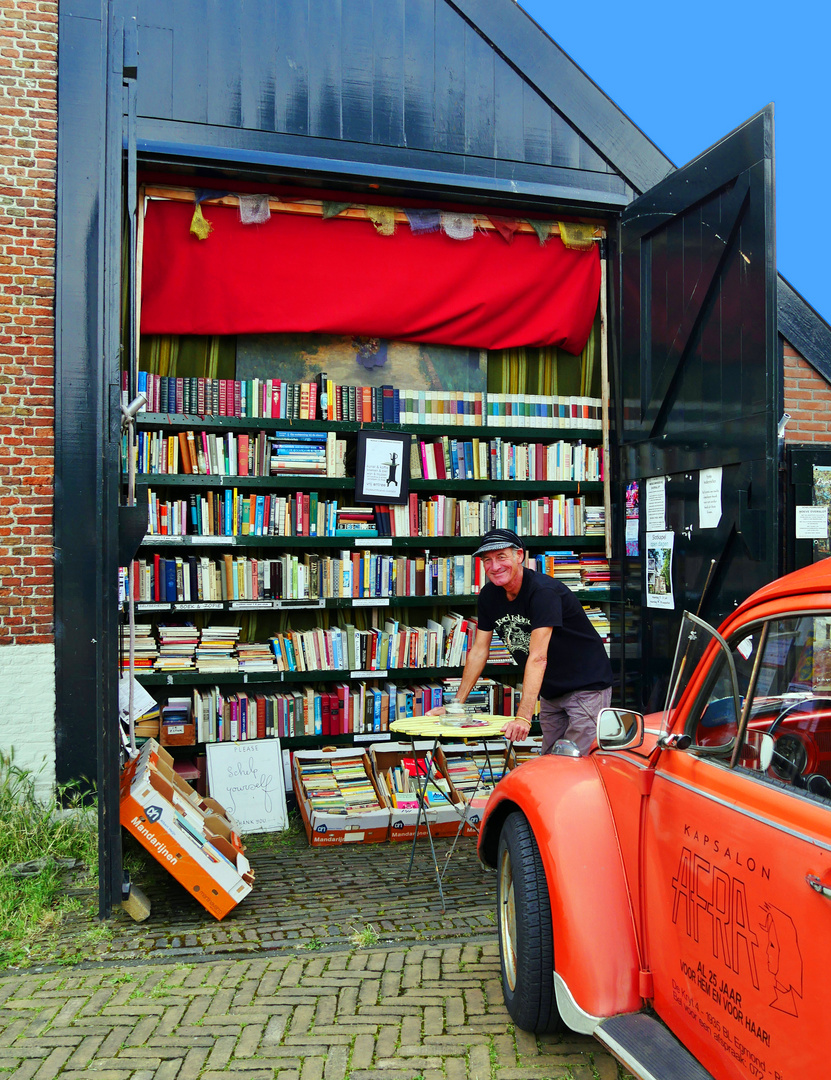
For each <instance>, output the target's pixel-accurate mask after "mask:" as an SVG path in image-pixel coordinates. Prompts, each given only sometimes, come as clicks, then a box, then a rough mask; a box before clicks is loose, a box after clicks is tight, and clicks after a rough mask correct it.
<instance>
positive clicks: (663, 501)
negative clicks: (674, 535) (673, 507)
mask: <svg viewBox="0 0 831 1080" xmlns="http://www.w3.org/2000/svg"><path fill="white" fill-rule="evenodd" d="M666 527H667V496H666V477H664V476H650V477H649V478H648V480H647V481H646V531H647V532H660V531H661V530H663V529H665V528H666Z"/></svg>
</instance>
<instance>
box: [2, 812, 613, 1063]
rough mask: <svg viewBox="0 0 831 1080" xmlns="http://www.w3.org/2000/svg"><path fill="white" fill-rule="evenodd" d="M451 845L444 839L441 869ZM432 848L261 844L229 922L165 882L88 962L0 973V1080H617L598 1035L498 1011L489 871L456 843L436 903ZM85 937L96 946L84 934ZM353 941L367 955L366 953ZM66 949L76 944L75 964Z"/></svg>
mask: <svg viewBox="0 0 831 1080" xmlns="http://www.w3.org/2000/svg"><path fill="white" fill-rule="evenodd" d="M449 847H450V843H449V841H448V842H440V844H439V846H438V853H439V858H440V859H441V860H444V858H445V856H446V854H447V852H448V850H449ZM428 853H429V847H428V846H427V845H426V844H425V845H424V846H423V847H420V848H419V850H418V852H417V856H416V864H415V868H414V872H413V876H412V879H411V881H410V882H409V883H408V882H407V880H406V870H407V862H408V860H409V854H410V851H409V845H392V844H386V845H383V846H381V847H372V848H370V847H347V848H336V849H333V848H329V849H325V850H324V849H312V850H310V849H309V848H307V847H306V846H305V838H304V837H302V836H299V835H297V833H293V834H290V835H288V836H284V837H282V838H281V839H280V840H279V841H278V842H277V843H272V844H270V843H269V842H268V840H265V839H264V840H258V841H256V842H255V843H252V845H251V847H250V850H249V854H250V856H251V861H252V864H253V865H254V866H255V868H256V871H257V885H256V887H255V889H254V891H253V892H252V893H251V895H250V896H249V897H247V898H246V900H244V901H243V903H242V904H240V905H239V907H238V908H237V909H235V911H234V912H232V913H231V914H230V915H228V916H227V917H226V919H224V920H223V921H222V922H221V923H217V922H216V921H215V920H214V919H213V918H211V916H209V915H207V914H206V913H205V912H204V910H203V909H202V908H201V907H199V905H198V904H196V902H195V901H193V900H192V899H191V897H189V896H188V895H187V893H186V892H185V891H184V890H183V889H181V888H180V887H179V886H177V885H176V884H175V882H173V880H172V879H171V878H170V877H169V876H167V875H166V874H164V873H161V872H159V873H158V874H156V873H148V874H147V880H146V881H145V880H143V879H142V880H141V881H140V884H141V885H142V887H145V886H146V891H147V893H148V895H149V896H150V897H151V899H152V912H151V915H150V918H149V919H148V920H147V922H145V923H143V924H133V923H131V922H130V921H129V920H128V919H127V918H126V916H124V915H123V913H119V915H118V916H116V917H115V918H114V919H113V920H112V921H111V924H110V925H109V927H106V928H105V929H104V930H102V931H101V932H100V934H99V935H97V941H98V942H99V944H98V945H96V948H95V954H94V955H90V956H89V957H88V959H86V960H83V961H81V962H80V963H72V964H69V963H68V961H69V959H70V958H71V957H74V956H77V946H78V942H79V941H82V940H83V941H88V940H89V928H90V926H89V924H90V919H89V916H86V917H84V916H82V915H78V916H76V917H75V918H74V919H73V920H71V921H70V922H68V923H67V924H66V925H64V927H63V928H62V931H61V935H60V941H59V943H58V946H57V947H56V951H55V956H54V960H55V962H54V963H50V964H48V965H47V964H41V965H40V967H39V968H32V969H29V970H22V971H20V972H17V973H15V974H6V975H3V976H0V1073H2V1074H3V1075H8V1076H11V1077H14V1078H16V1080H29V1078H35V1080H51V1078H52V1077H61V1078H70V1077H76V1078H79V1080H81V1078H90V1080H93V1078H94V1080H220V1078H222V1080H233V1078H245V1080H260V1078H268V1080H278V1078H279V1080H365V1078H366V1080H369V1078H382V1077H383V1078H386V1080H531V1078H539V1080H544V1078H550V1080H555V1078H560V1077H567V1078H570V1080H617V1077H618V1075H619V1073H618V1068H617V1065H616V1063H615V1062H614V1061H613V1059H612V1058H611V1057H610V1056H609V1055H608V1054H606V1053H605V1052H604V1051H602V1050H601V1048H600V1047H599V1045H598V1044H597V1043H595V1042H594V1041H593V1040H591V1039H588V1038H585V1037H583V1036H577V1035H569V1036H566V1037H563V1038H559V1037H553V1036H551V1037H545V1038H541V1039H536V1038H534V1037H533V1036H531V1035H528V1034H527V1033H525V1032H522V1031H518V1030H515V1029H514V1026H513V1025H512V1024H511V1023H510V1018H509V1017H508V1014H507V1012H506V1010H505V1007H504V1004H503V1002H502V992H501V986H500V976H499V955H498V945H497V942H496V932H495V926H494V914H493V912H494V899H495V882H494V875H493V874H490V873H486V872H485V871H483V869H482V868H481V867H480V866H479V864H478V862H477V860H476V858H475V851H474V846H473V842H472V841H470V840H465V841H463V842H460V846H459V847H458V848H457V850H456V853H455V854H454V856H453V859H452V861H451V863H450V868H449V872H448V875H447V877H446V899H447V907H446V911H445V913H444V914H442V912H441V905H440V903H439V900H438V893H437V889H436V882H435V876H434V874H433V867H432V863H431V862H430V860H429V854H428ZM84 934H87V937H83V935H84ZM359 942H360V943H363V944H364V945H365V946H367V947H365V948H361V947H359ZM73 950H75V951H74V952H73Z"/></svg>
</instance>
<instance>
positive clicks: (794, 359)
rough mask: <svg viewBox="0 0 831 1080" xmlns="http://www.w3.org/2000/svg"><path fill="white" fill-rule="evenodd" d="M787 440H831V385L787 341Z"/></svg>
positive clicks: (802, 441)
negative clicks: (788, 415)
mask: <svg viewBox="0 0 831 1080" xmlns="http://www.w3.org/2000/svg"><path fill="white" fill-rule="evenodd" d="M784 344H785V370H784V374H785V412H787V413H790V415H791V418H790V420H789V421H788V426H787V427H786V428H785V441H786V442H797V443H804V442H831V384H829V383H827V382H826V381H825V379H823V377H822V376H821V375H820V374H819V372H817V371H816V370H815V369H814V368H812V367H811V365H810V364H809V363H808V362H807V360H804V359H803V358H802V356H800V354H799V353H798V352H797V351H796V349H794V348H793V346H791V345H789V344H788V342H787V341H786V342H785V343H784Z"/></svg>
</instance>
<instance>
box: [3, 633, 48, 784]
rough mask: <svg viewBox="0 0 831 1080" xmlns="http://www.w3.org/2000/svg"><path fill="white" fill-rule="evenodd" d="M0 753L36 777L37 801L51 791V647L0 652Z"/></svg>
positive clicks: (8, 647)
mask: <svg viewBox="0 0 831 1080" xmlns="http://www.w3.org/2000/svg"><path fill="white" fill-rule="evenodd" d="M0 750H2V751H3V753H4V754H8V753H9V752H10V751H13V752H14V761H15V764H16V765H19V766H21V768H26V769H29V770H30V771H31V772H32V773H33V774H34V775H35V777H36V789H37V793H38V795H39V796H42V797H43V798H44V799H49V798H51V796H52V795H53V793H54V790H55V646H54V645H3V646H0Z"/></svg>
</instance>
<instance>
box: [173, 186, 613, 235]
mask: <svg viewBox="0 0 831 1080" xmlns="http://www.w3.org/2000/svg"><path fill="white" fill-rule="evenodd" d="M228 196H232V197H233V198H235V199H236V200H237V202H238V204H239V216H240V222H241V223H242V224H243V225H262V224H264V223H265V222H267V221H268V220H269V219H270V217H271V212H272V211H271V202H270V199H269V196H268V195H237V194H235V193H234V192H231V191H217V190H215V189H211V188H207V189H206V188H202V189H198V190H196V191H195V192H194V201H195V204H196V205H195V207H194V211H193V218H192V219H191V223H190V232H191V234H192V235H193V236H195V237H196V238H197V239H198V240H207V238H208V237H209V236H210V234H211V230H212V228H213V226H212V225H211V223H210V221H208V220H207V218H206V217H205V215H204V214H203V213H202V203H203V202H205V200H207V199H211V200H214V199H223V198H226V197H228ZM304 205H305V206H306V207H309V204H308V203H306V204H304ZM314 205H315V206H318V205H319V207H320V213H321V216H322V218H323V220H324V221H331V220H334V219H335V218H338V217H340V216H341V215H342V214H344V213H345V212H346V211H348V210H357V211H360V212H362V216H363V217H365V218H366V220H368V221H370V222H371V223H372V225H373V226H374V227H375V230H376V232H378V234H379V235H380V236H394V235H395V231H396V228H397V227H398V225H399V223H401V222H402V221H403V222H406V224H407V225H408V226H409V228H410V231H411V232H412V233H413V234H414V235H416V236H420V235H424V234H426V233H435V232H439V231H441V232H443V233H444V234H445V235H446V236H449V237H450V238H451V239H452V240H470V239H471V238H472V237H473V236H474V235H475V234H476V232H490V231H493V232H496V233H498V234H499V236H501V237H502V239H503V240H504V241H505V243H507V244H511V243H513V239H514V236H515V234H516V233H517V232H519V231H520V230H522V231H525V232H527V231H528V230H527V229H523V226H524V225H528V226H530V227H531V229H532V230H533V231H534V232H535V233H536V235H537V239H538V240H539V242H540V245H544V244H546V243H547V242H548V240H549V239H550V238H551V237H552V236H557V235H559V237H560V239H561V240H562V242H563V244H564V246H565V247H567V248H569V249H570V250H573V251H591V249H592V245H593V244H594V241H595V240H596V239H597V235H596V234H597V227H596V226H595V225H593V224H588V223H584V222H576V221H556V222H555V221H542V220H540V219H538V218H507V217H502V216H498V215H491V214H487V215H482V214H465V213H460V212H458V211H455V210H430V209H414V208H411V207H405V208H403V209H401V210H397V209H396V208H395V207H392V206H375V205H366V204H363V203H351V202H334V201H327V200H322V201H321V203H320V204H317V203H315V204H314ZM290 206H291V204H287V205H286V209H288V208H290ZM351 216H352V217H353V218H354V216H355V215H354V214H353V215H351ZM484 222H487V223H488V225H489V226H490V228H488V227H487V226H486V225H485V224H484Z"/></svg>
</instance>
